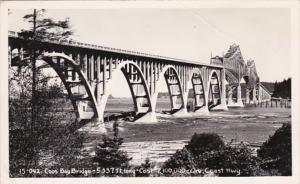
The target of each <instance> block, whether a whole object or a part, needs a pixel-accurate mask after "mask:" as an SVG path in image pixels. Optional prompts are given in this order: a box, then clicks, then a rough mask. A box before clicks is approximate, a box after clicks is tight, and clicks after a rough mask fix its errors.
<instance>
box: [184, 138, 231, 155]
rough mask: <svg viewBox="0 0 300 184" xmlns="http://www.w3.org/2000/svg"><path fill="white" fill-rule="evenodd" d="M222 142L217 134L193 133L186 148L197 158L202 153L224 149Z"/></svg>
mask: <svg viewBox="0 0 300 184" xmlns="http://www.w3.org/2000/svg"><path fill="white" fill-rule="evenodd" d="M224 145H225V144H224V141H223V140H222V139H221V137H220V136H219V135H218V134H215V133H202V134H197V133H195V134H194V135H193V136H192V138H191V140H190V142H189V143H188V145H186V148H187V149H188V150H189V151H190V152H191V153H192V154H193V155H194V156H197V155H199V154H202V153H204V152H208V151H216V150H219V149H221V148H222V147H224Z"/></svg>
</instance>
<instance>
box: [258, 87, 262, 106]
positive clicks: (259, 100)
mask: <svg viewBox="0 0 300 184" xmlns="http://www.w3.org/2000/svg"><path fill="white" fill-rule="evenodd" d="M261 99H262V89H261V87H260V84H259V85H258V99H257V100H258V103H259V104H260V103H261Z"/></svg>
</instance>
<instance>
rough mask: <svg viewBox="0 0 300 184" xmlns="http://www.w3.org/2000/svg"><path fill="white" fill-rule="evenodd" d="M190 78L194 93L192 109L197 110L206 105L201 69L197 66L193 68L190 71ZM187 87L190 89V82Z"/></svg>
mask: <svg viewBox="0 0 300 184" xmlns="http://www.w3.org/2000/svg"><path fill="white" fill-rule="evenodd" d="M190 73H191V75H190V78H189V79H188V80H189V81H191V84H192V89H193V93H194V102H195V103H194V104H195V108H194V110H195V111H197V110H199V109H200V108H202V107H203V106H205V105H206V96H205V90H204V83H203V77H202V73H201V70H200V69H199V68H194V69H193V70H192V71H191V72H190ZM187 88H188V89H190V83H188V87H187Z"/></svg>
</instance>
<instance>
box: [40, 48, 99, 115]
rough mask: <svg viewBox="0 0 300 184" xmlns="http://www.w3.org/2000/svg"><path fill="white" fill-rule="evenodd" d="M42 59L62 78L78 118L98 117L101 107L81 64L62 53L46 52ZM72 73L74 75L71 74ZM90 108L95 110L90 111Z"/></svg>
mask: <svg viewBox="0 0 300 184" xmlns="http://www.w3.org/2000/svg"><path fill="white" fill-rule="evenodd" d="M41 60H43V61H45V62H47V63H48V64H49V65H50V66H51V67H52V68H53V69H54V70H55V71H56V73H57V74H58V76H59V77H60V79H61V80H62V82H63V84H64V86H65V88H66V90H67V92H68V96H69V98H70V100H71V102H72V105H73V107H74V110H75V113H76V117H77V119H78V120H81V119H92V118H96V119H98V118H99V109H98V107H97V101H96V98H95V95H94V93H93V91H92V88H91V86H90V84H89V82H88V81H87V79H86V77H85V75H84V74H83V72H82V70H81V69H80V66H79V65H78V64H77V63H76V62H75V61H74V60H73V59H72V58H71V57H69V56H67V55H65V54H62V53H44V54H43V55H42V56H41ZM70 73H72V75H69V74H70ZM88 108H91V109H92V110H93V111H92V112H89V111H88Z"/></svg>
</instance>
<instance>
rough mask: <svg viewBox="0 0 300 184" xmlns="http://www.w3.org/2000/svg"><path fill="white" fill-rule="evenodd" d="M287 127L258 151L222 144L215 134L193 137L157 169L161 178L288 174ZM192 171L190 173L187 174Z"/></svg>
mask: <svg viewBox="0 0 300 184" xmlns="http://www.w3.org/2000/svg"><path fill="white" fill-rule="evenodd" d="M291 160H292V158H291V127H290V124H284V125H283V126H282V127H281V128H280V129H278V130H277V131H276V132H275V134H274V135H273V136H271V137H270V138H269V140H267V141H266V142H265V143H263V145H262V147H261V149H260V150H258V157H256V156H253V150H252V149H250V148H249V147H248V146H247V145H245V144H243V143H240V144H239V145H235V146H232V145H230V144H225V143H224V142H223V141H222V139H221V138H220V137H219V136H218V135H217V134H207V133H203V134H194V135H193V136H192V138H191V141H190V142H189V143H188V144H187V145H186V146H185V147H184V148H183V149H182V150H178V151H177V152H176V153H175V154H174V155H173V156H172V157H171V158H170V159H168V160H167V161H166V162H165V163H164V164H163V166H162V168H161V173H162V174H163V175H164V176H211V175H213V176H265V175H284V176H290V175H291V168H292V165H291ZM189 171H193V172H189Z"/></svg>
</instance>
